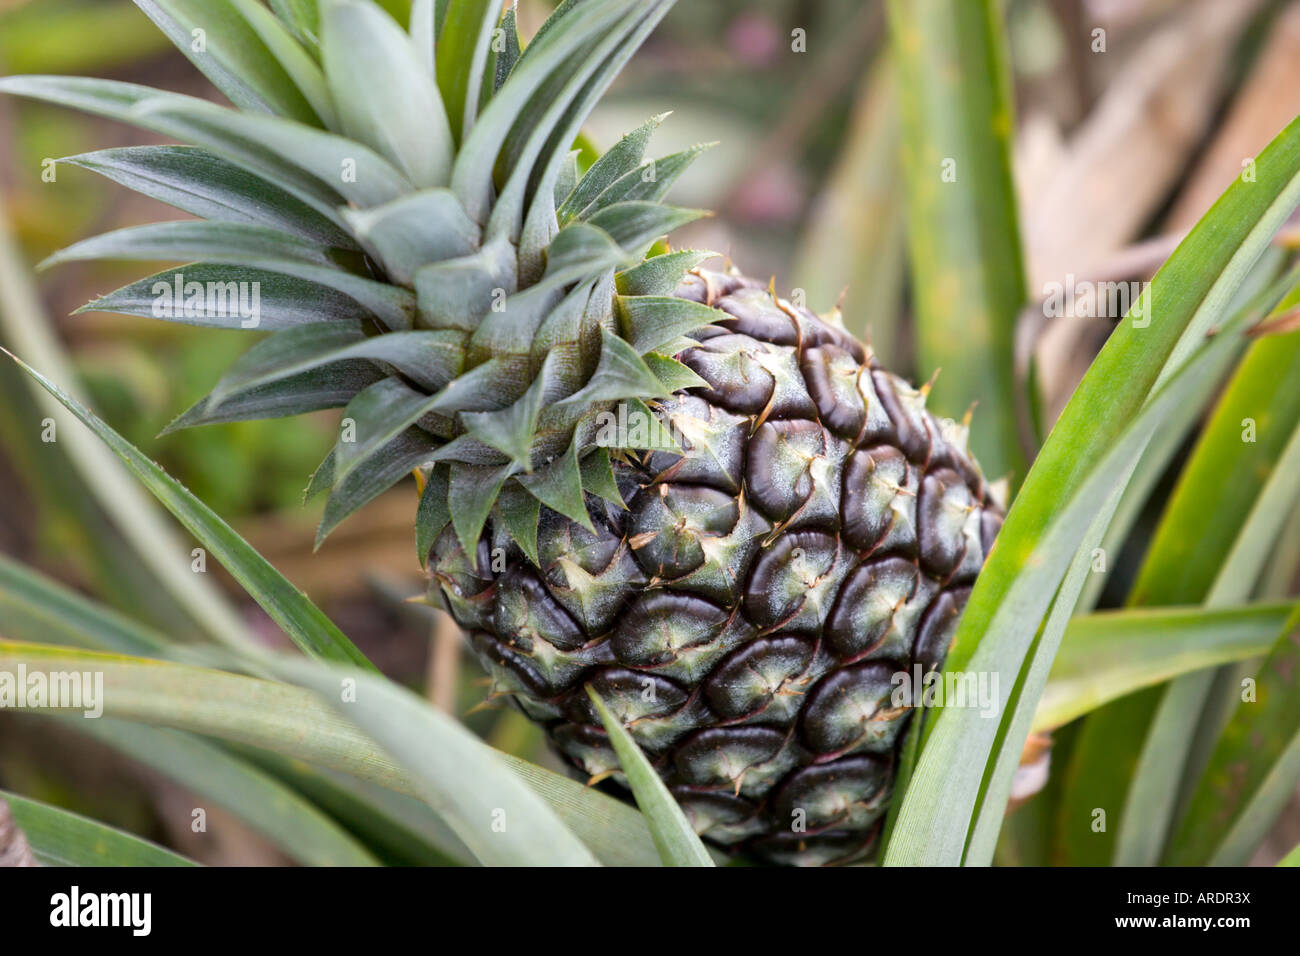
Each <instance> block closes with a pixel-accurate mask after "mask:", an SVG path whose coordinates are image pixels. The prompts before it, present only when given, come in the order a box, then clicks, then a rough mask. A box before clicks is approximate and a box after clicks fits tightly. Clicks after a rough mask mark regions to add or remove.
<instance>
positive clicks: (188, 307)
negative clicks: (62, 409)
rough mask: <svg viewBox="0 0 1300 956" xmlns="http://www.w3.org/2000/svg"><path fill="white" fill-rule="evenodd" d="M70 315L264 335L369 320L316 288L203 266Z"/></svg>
mask: <svg viewBox="0 0 1300 956" xmlns="http://www.w3.org/2000/svg"><path fill="white" fill-rule="evenodd" d="M193 283H198V285H197V286H195V285H193ZM187 289H188V290H189V294H187V292H186V290H187ZM76 311H77V312H79V313H80V312H119V313H122V314H123V315H141V316H145V317H146V318H154V319H164V320H166V321H168V322H179V323H183V324H185V325H201V326H205V327H208V328H224V329H244V330H256V331H266V332H274V331H276V330H279V329H287V328H292V327H294V326H299V325H317V324H320V323H326V322H345V323H348V324H349V325H351V324H355V323H357V322H359V321H360V322H364V321H369V320H370V314H369V313H368V312H367V311H366V310H365V309H363V308H361V306H360V305H358V304H357V302H356V300H355V299H350V298H348V297H347V296H345V295H343V294H342V293H339V292H336V291H334V290H333V289H329V288H326V287H325V286H323V285H320V284H318V283H315V282H308V281H306V280H305V279H296V278H294V277H293V276H287V275H281V274H280V273H278V272H264V271H262V270H261V269H250V268H249V267H247V266H223V265H214V264H212V263H207V262H196V263H193V264H191V265H188V266H185V267H184V268H181V269H168V270H166V271H164V272H158V273H155V274H154V275H151V276H148V277H147V278H144V279H140V280H138V281H136V282H132V283H131V284H130V285H125V286H122V288H120V289H117V290H116V291H113V292H110V293H108V294H107V295H104V296H100V297H99V298H98V299H92V300H91V301H90V302H87V303H86V304H85V305H83V306H81V308H79V309H77V310H76Z"/></svg>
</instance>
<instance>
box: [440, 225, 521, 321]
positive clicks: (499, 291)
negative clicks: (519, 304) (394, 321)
mask: <svg viewBox="0 0 1300 956" xmlns="http://www.w3.org/2000/svg"><path fill="white" fill-rule="evenodd" d="M515 288H516V277H515V254H514V248H513V247H512V246H511V245H510V243H509V242H507V241H505V240H504V239H498V240H495V241H489V242H487V243H485V244H484V246H483V248H482V249H480V250H479V251H478V252H476V253H474V254H473V255H468V256H462V257H461V258H459V259H448V260H447V261H445V262H435V263H432V264H430V265H427V266H424V267H422V268H421V269H419V270H418V271H417V272H416V273H415V292H416V298H417V300H418V302H419V310H420V319H421V321H422V322H423V323H424V324H426V325H430V326H433V327H435V328H443V329H445V328H456V329H464V330H465V331H467V332H472V331H474V330H475V329H476V328H478V324H479V318H480V317H481V316H482V315H483V314H484V313H486V312H487V311H488V310H489V309H491V308H492V307H493V306H494V305H496V304H497V303H498V302H499V303H504V302H505V299H506V296H508V295H510V294H511V293H512V292H514V291H515Z"/></svg>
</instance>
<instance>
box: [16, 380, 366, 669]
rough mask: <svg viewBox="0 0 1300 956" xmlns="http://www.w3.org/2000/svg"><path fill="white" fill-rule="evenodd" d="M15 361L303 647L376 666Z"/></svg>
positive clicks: (275, 575) (97, 424)
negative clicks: (120, 463)
mask: <svg viewBox="0 0 1300 956" xmlns="http://www.w3.org/2000/svg"><path fill="white" fill-rule="evenodd" d="M14 361H16V362H18V364H19V365H20V366H22V368H23V369H24V370H25V371H26V372H27V373H28V374H29V375H31V376H32V378H34V379H35V380H36V381H37V382H38V383H39V384H40V385H41V387H42V388H44V389H45V390H46V391H47V392H49V393H50V394H51V395H53V396H54V397H55V398H56V399H58V401H59V403H60V404H62V405H63V407H64V408H66V409H67V410H68V411H70V412H72V414H73V415H75V416H76V417H77V418H78V419H79V420H80V421H81V422H82V423H83V424H84V425H85V426H86V427H87V428H89V429H90V430H91V431H93V432H94V433H95V434H96V435H98V436H99V437H100V439H102V440H103V442H104V443H105V444H106V445H108V446H109V448H111V449H112V450H113V451H114V452H116V453H117V456H118V457H119V458H121V459H122V461H123V462H124V463H125V464H126V466H127V468H128V469H130V471H131V473H132V474H134V475H135V476H136V478H138V479H139V480H140V482H141V483H142V484H143V485H144V486H145V487H146V488H147V489H149V491H150V492H151V493H152V494H153V496H154V497H155V498H157V499H158V501H159V502H161V503H162V505H163V506H164V507H165V508H166V509H167V510H168V511H170V512H171V513H172V514H173V515H175V517H176V519H177V520H178V521H180V523H181V524H182V525H184V526H185V527H186V529H188V530H189V532H190V533H191V534H193V535H194V536H195V537H196V538H197V539H198V540H199V541H200V542H201V543H202V544H203V545H204V546H205V547H206V548H207V549H208V550H209V551H211V552H212V555H213V556H214V557H215V558H217V560H219V561H220V562H221V563H222V564H223V565H224V566H225V567H226V569H227V570H228V571H230V573H231V574H232V575H233V576H234V577H235V580H237V581H238V582H239V583H240V585H242V586H243V588H244V589H245V590H246V591H247V592H248V593H249V595H250V596H251V597H252V598H253V599H254V600H255V601H257V603H258V604H260V605H261V606H262V608H263V610H265V611H266V613H267V614H269V615H270V616H271V618H272V620H274V621H275V622H276V623H277V624H279V625H280V627H281V628H282V629H283V630H284V632H285V634H287V635H288V636H289V637H290V639H292V640H293V642H294V643H295V644H297V645H298V646H299V647H300V648H302V649H303V651H305V652H306V653H307V654H310V655H312V656H314V657H320V658H322V659H324V660H333V661H343V662H348V663H352V664H357V665H360V666H362V667H366V668H370V669H372V670H373V669H374V665H373V664H371V663H370V662H369V660H367V658H366V656H365V655H364V654H362V653H361V652H360V651H359V650H357V648H356V646H355V645H354V644H353V643H352V642H351V641H350V640H348V639H347V637H346V636H345V635H344V634H343V632H342V631H340V630H339V629H338V628H337V627H336V626H335V625H334V623H333V622H332V621H331V620H330V619H329V618H328V617H326V616H325V614H324V612H322V611H321V610H320V608H318V607H316V605H314V604H312V603H311V601H309V600H307V596H306V595H305V594H303V593H302V592H301V591H299V590H298V589H297V588H295V587H294V586H293V585H292V584H290V583H289V582H288V581H287V580H285V578H284V576H283V575H281V574H280V572H279V571H277V570H276V569H275V568H274V567H273V566H272V565H271V563H270V562H269V561H267V560H266V559H265V558H264V557H262V556H261V555H260V554H258V553H257V552H256V551H255V550H253V548H252V547H251V546H250V545H249V544H248V542H246V541H245V540H244V539H243V538H241V537H240V536H239V535H238V534H236V533H235V531H234V530H233V529H232V528H231V527H230V525H228V524H226V523H225V522H224V521H222V520H221V518H219V517H218V516H217V515H216V514H215V513H214V512H213V511H212V509H210V508H209V507H208V506H207V505H205V504H203V502H201V501H199V499H198V498H196V497H194V495H193V494H191V493H190V492H189V491H188V490H187V489H186V488H185V487H184V486H183V485H181V484H180V482H178V481H176V479H174V478H172V477H171V476H170V475H168V474H167V473H166V472H165V471H163V470H162V469H161V468H159V467H158V466H157V465H155V464H154V463H153V462H152V461H150V460H149V459H148V458H146V457H145V456H144V455H143V454H141V453H140V451H139V449H137V448H136V447H135V446H134V445H132V444H131V443H130V442H128V441H127V440H126V439H125V438H123V437H122V436H121V435H119V434H118V433H117V432H115V431H114V430H113V429H112V428H110V427H109V426H108V425H107V424H105V423H104V422H103V421H102V420H100V419H99V418H98V417H97V416H96V415H95V414H94V413H93V412H91V411H90V410H89V409H87V408H86V407H85V406H83V405H82V404H81V403H80V402H78V401H76V400H75V399H73V398H70V397H69V396H68V395H66V394H64V392H63V391H61V390H60V389H59V387H58V386H57V385H55V384H54V383H53V382H51V381H49V380H48V379H47V378H45V376H43V375H41V374H40V373H39V372H37V371H36V370H35V369H32V368H30V367H28V366H27V365H25V364H23V362H22V361H21V360H20V359H17V358H15V359H14Z"/></svg>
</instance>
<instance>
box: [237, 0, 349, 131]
mask: <svg viewBox="0 0 1300 956" xmlns="http://www.w3.org/2000/svg"><path fill="white" fill-rule="evenodd" d="M230 2H231V4H233V6H234V7H235V9H236V10H238V11H239V15H240V16H242V17H243V18H244V20H245V22H246V23H247V24H248V25H249V26H250V27H252V28H253V31H254V32H255V33H257V35H258V37H260V38H261V40H262V42H263V43H265V44H266V48H267V49H268V50H269V51H270V52H271V55H272V56H274V57H275V59H276V61H277V62H278V63H279V64H280V66H281V68H282V69H283V70H284V72H285V73H287V74H288V75H289V77H290V78H291V79H292V80H293V82H294V85H295V86H297V87H298V91H299V92H300V93H301V94H302V96H303V99H305V100H306V101H307V102H308V103H310V104H311V108H312V109H313V110H314V111H315V112H316V116H318V117H319V118H320V120H321V122H323V123H324V124H325V127H326V128H327V129H332V130H337V129H338V127H339V118H338V114H336V113H335V112H334V100H333V97H331V96H330V91H329V85H328V84H327V83H326V82H325V74H324V73H322V72H321V68H320V66H319V64H318V63H317V62H316V61H315V60H314V59H312V57H311V55H310V54H308V53H307V51H306V50H304V49H303V48H302V46H300V45H299V43H298V41H297V40H296V39H295V38H294V37H293V35H292V34H291V33H290V32H289V31H288V30H287V29H286V28H285V26H284V24H282V23H281V22H280V21H279V20H278V19H276V17H275V16H274V15H272V13H271V12H270V11H269V10H267V9H266V7H264V6H262V5H261V4H260V3H258V2H257V0H230Z"/></svg>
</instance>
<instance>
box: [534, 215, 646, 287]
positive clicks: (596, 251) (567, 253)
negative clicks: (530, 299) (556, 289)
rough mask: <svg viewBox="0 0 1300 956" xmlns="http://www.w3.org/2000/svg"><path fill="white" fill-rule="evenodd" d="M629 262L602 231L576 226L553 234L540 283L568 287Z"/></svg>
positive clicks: (582, 224)
mask: <svg viewBox="0 0 1300 956" xmlns="http://www.w3.org/2000/svg"><path fill="white" fill-rule="evenodd" d="M630 258H631V256H630V255H629V254H628V253H627V252H625V251H624V250H623V249H621V248H619V246H618V244H617V243H616V242H614V240H613V238H611V237H610V235H609V233H607V232H605V231H604V230H603V229H599V228H597V227H596V226H592V225H588V224H587V223H585V222H575V223H572V224H571V225H568V226H565V227H564V228H563V229H561V230H560V231H559V232H558V233H556V234H555V238H554V239H553V240H552V241H551V244H550V245H549V246H548V247H547V249H546V272H545V273H543V276H542V281H543V282H544V283H546V284H548V285H567V284H568V283H570V282H573V281H576V280H577V279H582V278H585V277H587V276H590V275H594V274H595V273H598V272H603V271H604V270H605V269H612V268H614V267H615V266H618V265H621V264H622V263H624V262H626V261H627V260H628V259H630Z"/></svg>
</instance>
